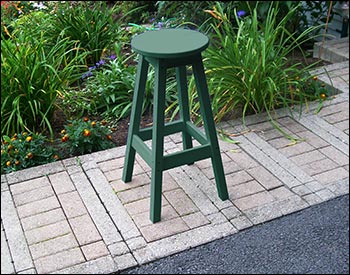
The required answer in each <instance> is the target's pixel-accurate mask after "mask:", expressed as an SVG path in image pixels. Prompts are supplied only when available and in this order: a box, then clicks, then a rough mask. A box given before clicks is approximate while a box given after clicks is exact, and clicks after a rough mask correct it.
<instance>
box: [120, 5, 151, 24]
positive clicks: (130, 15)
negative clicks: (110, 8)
mask: <svg viewBox="0 0 350 275" xmlns="http://www.w3.org/2000/svg"><path fill="white" fill-rule="evenodd" d="M156 3H157V1H115V6H116V7H118V12H119V14H120V16H121V20H122V22H124V23H135V24H142V23H149V20H150V19H151V17H154V14H155V12H156V11H157V8H156Z"/></svg>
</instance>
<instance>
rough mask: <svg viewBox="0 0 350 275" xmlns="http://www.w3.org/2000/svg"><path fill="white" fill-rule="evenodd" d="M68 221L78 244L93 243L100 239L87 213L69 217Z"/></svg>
mask: <svg viewBox="0 0 350 275" xmlns="http://www.w3.org/2000/svg"><path fill="white" fill-rule="evenodd" d="M69 223H70V225H71V226H72V229H73V232H74V234H75V236H76V238H77V240H78V242H79V244H80V245H84V244H89V243H93V242H96V241H99V240H101V239H102V238H101V235H100V234H99V232H98V231H97V229H96V226H95V224H94V222H93V221H92V219H91V218H90V216H89V215H83V216H79V217H75V218H72V219H69Z"/></svg>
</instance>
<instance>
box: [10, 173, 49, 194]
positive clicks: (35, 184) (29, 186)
mask: <svg viewBox="0 0 350 275" xmlns="http://www.w3.org/2000/svg"><path fill="white" fill-rule="evenodd" d="M49 185H50V182H49V180H48V179H47V177H40V178H36V179H32V180H27V181H24V182H20V183H16V184H12V185H11V187H10V189H11V193H12V194H13V195H16V194H19V193H24V192H28V191H31V190H36V189H37V188H40V187H44V186H49Z"/></svg>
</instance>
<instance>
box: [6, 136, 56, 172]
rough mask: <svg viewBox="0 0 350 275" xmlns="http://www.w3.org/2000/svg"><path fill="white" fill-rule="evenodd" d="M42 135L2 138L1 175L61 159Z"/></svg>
mask: <svg viewBox="0 0 350 275" xmlns="http://www.w3.org/2000/svg"><path fill="white" fill-rule="evenodd" d="M47 142H48V141H47V140H46V138H45V137H44V136H43V135H41V134H34V133H27V132H23V133H20V134H14V135H13V136H12V137H9V136H6V135H4V136H2V137H1V174H2V173H9V172H13V171H17V170H21V169H25V168H29V167H33V166H37V165H41V164H45V163H49V162H53V161H55V160H57V159H59V156H58V155H57V153H56V152H55V150H54V149H53V147H51V146H46V144H47Z"/></svg>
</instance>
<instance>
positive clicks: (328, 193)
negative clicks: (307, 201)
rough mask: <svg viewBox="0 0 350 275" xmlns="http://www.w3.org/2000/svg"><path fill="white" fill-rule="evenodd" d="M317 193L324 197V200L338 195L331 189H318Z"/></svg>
mask: <svg viewBox="0 0 350 275" xmlns="http://www.w3.org/2000/svg"><path fill="white" fill-rule="evenodd" d="M316 194H317V196H319V197H320V198H321V199H322V201H327V200H330V199H333V198H335V197H336V195H335V194H334V193H333V192H332V191H330V190H329V189H322V190H320V191H317V192H316Z"/></svg>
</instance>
